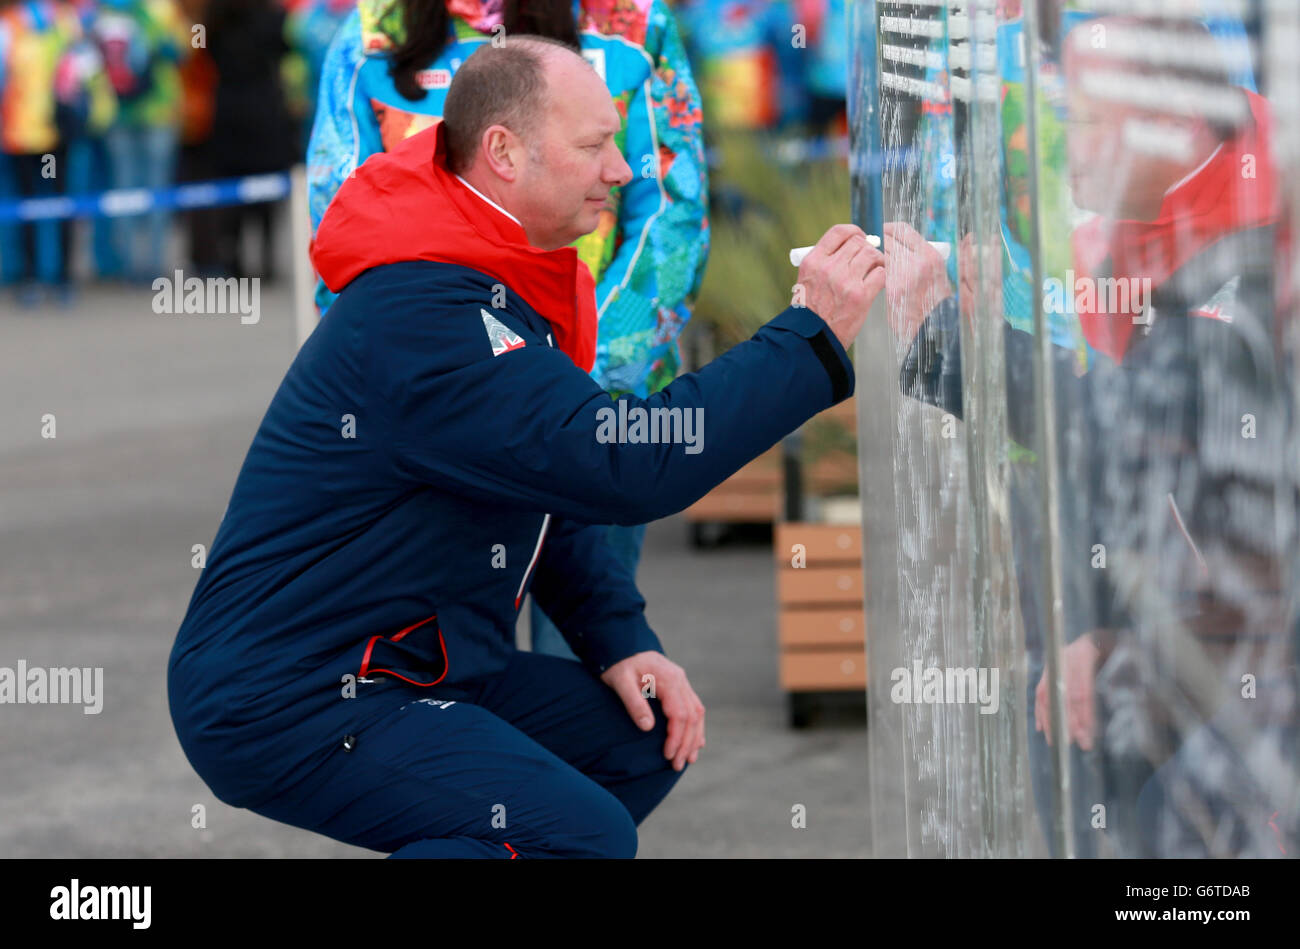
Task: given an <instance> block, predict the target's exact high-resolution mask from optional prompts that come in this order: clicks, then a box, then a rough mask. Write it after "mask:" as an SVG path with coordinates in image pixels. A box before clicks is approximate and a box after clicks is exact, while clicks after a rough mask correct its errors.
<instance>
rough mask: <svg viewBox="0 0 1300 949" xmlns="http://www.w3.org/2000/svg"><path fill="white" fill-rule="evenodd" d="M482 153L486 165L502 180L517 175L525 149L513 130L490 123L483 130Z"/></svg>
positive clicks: (512, 178)
mask: <svg viewBox="0 0 1300 949" xmlns="http://www.w3.org/2000/svg"><path fill="white" fill-rule="evenodd" d="M483 154H484V157H485V159H486V161H487V164H488V167H489V168H490V169H492V171H493V173H494V174H496V175H497V176H498V177H499V178H501V179H502V180H503V181H509V182H511V183H513V182H514V181H515V179H516V178H518V177H519V169H520V163H521V162H522V160H523V157H524V155H525V154H527V150H526V149H525V148H524V143H523V142H522V141H520V140H519V136H517V135H516V134H515V133H514V132H512V131H510V129H508V128H506V127H505V126H504V125H491V126H488V128H487V129H485V130H484V132H483Z"/></svg>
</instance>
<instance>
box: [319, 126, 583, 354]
mask: <svg viewBox="0 0 1300 949" xmlns="http://www.w3.org/2000/svg"><path fill="white" fill-rule="evenodd" d="M403 260H434V261H438V262H440V263H447V264H459V265H461V266H463V267H470V268H472V269H474V270H477V271H479V272H480V273H484V274H487V275H488V276H489V277H492V278H493V279H494V280H496V281H499V282H500V283H503V284H505V285H506V286H507V287H509V288H510V290H512V291H513V292H515V293H518V294H519V295H520V296H521V297H522V298H523V299H524V301H525V302H526V303H527V304H528V305H529V306H530V307H532V308H533V309H534V310H536V311H537V312H538V313H539V314H541V315H542V317H544V318H545V319H546V320H547V321H548V322H549V323H550V324H551V328H552V329H553V330H554V331H555V344H556V345H557V346H558V347H559V348H560V349H562V350H563V351H564V352H565V353H567V354H568V356H569V358H570V359H572V360H573V362H574V364H575V365H577V366H578V367H579V368H581V369H582V370H583V371H584V372H591V369H592V366H593V365H595V362H596V284H595V281H594V280H593V278H592V276H591V271H590V270H589V269H588V268H587V265H586V264H584V263H582V261H581V260H579V258H578V252H577V251H576V250H575V249H574V248H572V247H561V248H560V249H559V250H551V251H545V250H541V249H539V248H537V247H534V246H532V245H531V244H529V243H528V237H527V235H525V233H524V229H523V227H522V226H520V225H519V224H517V223H516V222H515V221H514V220H512V219H511V218H510V217H509V216H507V215H506V214H505V213H504V212H502V211H500V210H498V209H496V208H494V207H493V206H492V205H491V204H489V203H488V201H487V200H486V199H484V198H482V197H480V196H479V195H477V194H475V193H474V192H473V191H472V190H470V188H469V187H468V186H466V185H465V184H464V183H463V182H462V181H461V180H460V179H459V178H457V177H456V176H455V175H454V174H452V173H451V172H449V171H448V170H447V149H446V140H445V136H444V134H443V126H442V122H438V123H436V124H435V125H433V126H432V127H431V128H428V129H425V130H424V131H423V132H420V133H418V134H416V135H412V136H411V137H410V138H408V139H406V140H405V141H404V142H402V143H401V144H400V145H398V146H397V147H396V148H394V149H393V150H392V151H391V152H387V153H384V154H378V155H372V156H371V157H370V158H369V159H368V160H367V161H366V162H365V163H364V164H363V165H362V166H361V167H360V168H358V169H357V171H356V174H355V175H353V176H352V177H351V178H348V179H347V180H346V181H344V182H343V187H341V188H340V189H339V191H338V194H336V195H335V196H334V200H333V201H332V202H330V206H329V207H328V208H327V209H326V211H325V216H324V218H322V219H321V222H320V227H318V228H317V229H316V237H315V239H314V240H313V241H312V245H311V261H312V264H313V265H315V267H316V272H317V273H319V274H320V275H321V279H323V280H324V281H325V285H326V286H327V287H329V288H330V289H331V290H333V291H334V292H335V293H338V292H339V291H341V290H342V289H343V288H344V287H345V286H347V285H348V284H349V283H351V282H352V281H353V280H354V279H356V278H357V277H358V276H359V275H360V274H362V273H363V272H365V271H367V270H369V269H370V268H371V267H379V266H381V265H383V264H392V263H397V262H398V261H403Z"/></svg>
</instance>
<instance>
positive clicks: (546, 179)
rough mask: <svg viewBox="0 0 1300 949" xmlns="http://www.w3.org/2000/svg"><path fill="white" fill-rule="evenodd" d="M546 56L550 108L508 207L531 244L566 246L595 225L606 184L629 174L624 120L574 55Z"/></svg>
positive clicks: (626, 178) (623, 180)
mask: <svg viewBox="0 0 1300 949" xmlns="http://www.w3.org/2000/svg"><path fill="white" fill-rule="evenodd" d="M556 60H557V61H554V62H551V63H548V64H547V84H548V86H549V90H548V95H547V98H548V100H549V107H548V109H547V114H546V115H545V116H543V117H542V118H541V119H540V121H539V122H538V125H537V128H536V130H535V131H534V132H533V135H532V136H531V138H530V141H529V142H528V145H529V148H528V157H527V160H526V161H525V162H524V165H523V168H522V170H521V172H520V175H519V178H518V179H517V180H516V182H515V188H514V191H515V194H516V196H517V198H518V200H517V202H515V203H514V206H513V208H512V210H513V212H514V213H515V215H516V216H517V217H518V218H519V220H520V221H521V222H522V223H523V225H524V229H525V231H527V233H528V236H529V240H530V241H531V243H532V244H534V245H535V246H537V247H540V248H542V249H543V250H554V249H556V248H559V247H565V246H567V245H569V244H571V243H573V242H574V241H575V240H577V239H578V238H579V237H581V236H582V235H583V234H588V233H590V232H591V231H593V230H595V229H596V225H597V223H598V222H599V220H600V212H601V209H602V208H603V207H604V206H605V203H606V201H607V200H608V199H609V193H610V190H611V189H612V188H614V187H617V186H620V185H625V184H627V183H628V182H629V181H631V180H632V169H631V168H629V167H628V164H627V162H626V161H625V160H624V158H623V154H622V152H620V151H619V149H618V145H617V144H615V141H614V135H615V134H616V133H617V132H618V131H619V129H620V128H621V126H622V121H621V119H620V117H619V114H618V109H617V108H615V106H614V100H613V99H612V98H611V97H610V94H609V90H608V89H607V88H606V87H605V84H604V83H603V82H601V80H600V77H599V76H597V75H596V73H595V71H594V70H593V69H592V68H591V67H590V66H588V65H587V64H586V63H585V62H583V61H581V60H578V59H576V58H575V57H567V56H566V57H563V58H560V57H556Z"/></svg>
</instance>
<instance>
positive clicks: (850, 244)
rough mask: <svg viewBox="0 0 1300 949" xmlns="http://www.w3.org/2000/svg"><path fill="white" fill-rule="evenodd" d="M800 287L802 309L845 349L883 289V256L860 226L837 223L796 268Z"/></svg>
mask: <svg viewBox="0 0 1300 949" xmlns="http://www.w3.org/2000/svg"><path fill="white" fill-rule="evenodd" d="M799 286H801V287H803V302H804V305H805V306H807V307H808V308H809V309H810V310H812V311H813V312H814V313H816V314H817V315H818V316H820V317H821V318H822V319H823V320H824V321H825V322H826V325H827V326H829V327H830V330H831V332H832V333H834V334H835V338H836V339H838V340H839V341H840V345H841V346H843V347H844V348H845V349H848V348H849V346H850V345H852V343H853V340H854V338H855V337H856V336H857V335H858V330H860V329H861V328H862V324H863V323H865V322H866V321H867V311H868V310H870V309H871V304H872V303H874V302H875V299H876V296H877V295H878V294H879V293H880V291H881V289H882V288H883V287H884V286H885V257H884V255H883V254H881V253H880V251H878V250H876V248H874V247H872V246H871V244H870V243H869V242H868V241H867V234H866V231H864V230H862V228H860V227H857V226H856V225H853V224H836V225H835V226H834V227H832V228H831V229H830V230H829V231H827V232H826V233H825V234H823V235H822V239H821V240H819V241H818V242H817V246H815V247H814V248H813V249H812V250H811V251H809V252H808V256H807V257H805V258H804V259H803V263H801V264H800V265H799Z"/></svg>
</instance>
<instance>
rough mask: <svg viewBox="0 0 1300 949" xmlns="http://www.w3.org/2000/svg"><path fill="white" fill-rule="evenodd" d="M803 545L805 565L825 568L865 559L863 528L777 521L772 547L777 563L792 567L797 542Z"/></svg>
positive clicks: (788, 567)
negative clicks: (863, 554) (780, 522)
mask: <svg viewBox="0 0 1300 949" xmlns="http://www.w3.org/2000/svg"><path fill="white" fill-rule="evenodd" d="M795 544H803V546H804V555H805V557H806V561H805V562H806V565H807V567H809V568H812V567H825V566H831V565H839V564H857V563H861V562H862V528H861V527H855V526H851V525H850V526H838V525H835V524H802V523H784V524H778V525H777V527H776V534H775V537H774V539H773V550H774V552H775V554H776V560H777V563H778V565H780V566H782V567H785V568H787V569H794V568H793V564H792V562H793V559H794V545H795Z"/></svg>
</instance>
